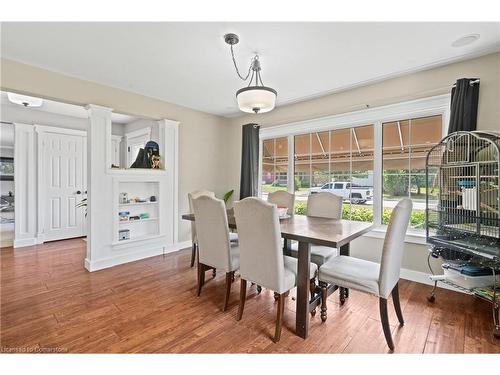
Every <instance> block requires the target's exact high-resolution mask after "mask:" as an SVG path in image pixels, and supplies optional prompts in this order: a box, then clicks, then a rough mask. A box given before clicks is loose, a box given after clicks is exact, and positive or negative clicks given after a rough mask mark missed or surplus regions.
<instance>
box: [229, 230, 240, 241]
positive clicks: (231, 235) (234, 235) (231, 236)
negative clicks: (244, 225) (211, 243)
mask: <svg viewBox="0 0 500 375" xmlns="http://www.w3.org/2000/svg"><path fill="white" fill-rule="evenodd" d="M229 241H231V242H238V233H233V232H229Z"/></svg>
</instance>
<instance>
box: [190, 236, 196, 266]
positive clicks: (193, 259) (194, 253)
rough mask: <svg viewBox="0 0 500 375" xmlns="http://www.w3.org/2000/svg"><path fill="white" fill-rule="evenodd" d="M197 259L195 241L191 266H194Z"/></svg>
mask: <svg viewBox="0 0 500 375" xmlns="http://www.w3.org/2000/svg"><path fill="white" fill-rule="evenodd" d="M195 260H196V244H195V243H194V242H193V247H192V248H191V268H192V267H194V261H195Z"/></svg>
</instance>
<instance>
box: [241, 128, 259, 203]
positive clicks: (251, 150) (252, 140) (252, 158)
mask: <svg viewBox="0 0 500 375" xmlns="http://www.w3.org/2000/svg"><path fill="white" fill-rule="evenodd" d="M242 133H243V137H242V145H241V178H240V199H243V198H246V197H255V196H257V193H258V191H259V190H258V189H259V181H258V178H259V126H258V125H257V124H247V125H243V132H242Z"/></svg>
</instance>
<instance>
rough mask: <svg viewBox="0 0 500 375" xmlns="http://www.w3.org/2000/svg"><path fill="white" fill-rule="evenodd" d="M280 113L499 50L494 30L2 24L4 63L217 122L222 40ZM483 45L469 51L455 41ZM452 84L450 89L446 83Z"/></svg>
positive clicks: (225, 64)
mask: <svg viewBox="0 0 500 375" xmlns="http://www.w3.org/2000/svg"><path fill="white" fill-rule="evenodd" d="M228 32H235V33H237V34H238V35H239V36H240V43H239V44H238V45H236V46H235V53H236V57H237V61H238V62H239V64H240V71H246V70H247V69H248V63H249V61H250V58H251V57H252V54H253V52H258V53H259V54H260V57H261V63H262V68H263V70H262V77H263V80H264V83H265V84H266V85H268V86H271V87H274V88H275V89H276V90H277V91H278V105H282V104H285V103H291V102H295V101H299V100H304V99H307V98H311V97H315V96H320V95H324V94H327V93H330V92H334V91H339V90H343V89H347V88H350V87H353V86H357V85H361V84H366V83H369V82H373V81H376V80H380V79H383V78H388V77H392V76H396V75H400V74H404V73H408V72H412V71H417V70H422V69H426V68H429V67H433V66H437V65H443V64H446V63H449V62H452V61H458V60H463V59H467V58H472V57H474V56H479V55H482V54H486V53H490V52H494V51H498V50H500V23H444V22H443V23H395V22H393V23H350V22H346V23H332V22H330V23H278V22H274V23H220V22H216V23H188V22H184V23H50V22H48V23H3V24H2V36H1V38H2V46H1V54H2V57H5V58H9V59H13V60H17V61H21V62H24V63H27V64H32V65H36V66H40V67H43V68H46V69H49V70H53V71H57V72H61V73H65V74H68V75H71V76H75V77H79V78H82V79H86V80H90V81H95V82H99V83H102V84H106V85H110V86H114V87H118V88H122V89H125V90H129V91H133V92H137V93H140V94H143V95H147V96H151V97H156V98H160V99H163V100H166V101H168V102H172V103H176V104H179V105H183V106H186V107H190V108H194V109H198V110H201V111H205V112H210V113H214V114H218V115H225V116H227V115H233V114H235V113H237V112H238V110H237V106H236V99H235V96H234V95H235V92H236V90H237V89H239V88H240V87H242V86H243V85H244V84H243V83H242V82H241V81H240V80H239V78H237V76H236V73H235V71H234V67H233V65H232V62H231V58H230V53H229V47H228V46H227V45H226V44H225V43H224V41H223V38H222V36H223V35H224V34H225V33H228ZM472 33H478V34H480V35H481V37H480V39H479V40H478V41H476V42H475V43H473V44H470V45H467V46H463V47H459V48H456V47H452V46H451V44H452V42H453V41H455V40H456V39H458V38H460V37H462V36H464V35H467V34H472ZM450 84H451V82H450Z"/></svg>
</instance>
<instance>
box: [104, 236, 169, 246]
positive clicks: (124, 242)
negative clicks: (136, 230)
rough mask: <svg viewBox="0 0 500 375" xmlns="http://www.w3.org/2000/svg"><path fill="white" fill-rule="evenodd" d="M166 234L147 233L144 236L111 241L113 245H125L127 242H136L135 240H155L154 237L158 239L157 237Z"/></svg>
mask: <svg viewBox="0 0 500 375" xmlns="http://www.w3.org/2000/svg"><path fill="white" fill-rule="evenodd" d="M164 236H165V235H164V234H153V235H150V234H145V235H143V236H138V237H131V238H130V239H128V240H122V241H114V242H112V243H111V245H112V246H117V245H125V244H128V243H134V242H137V241H145V240H154V239H157V238H160V237H164Z"/></svg>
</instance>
